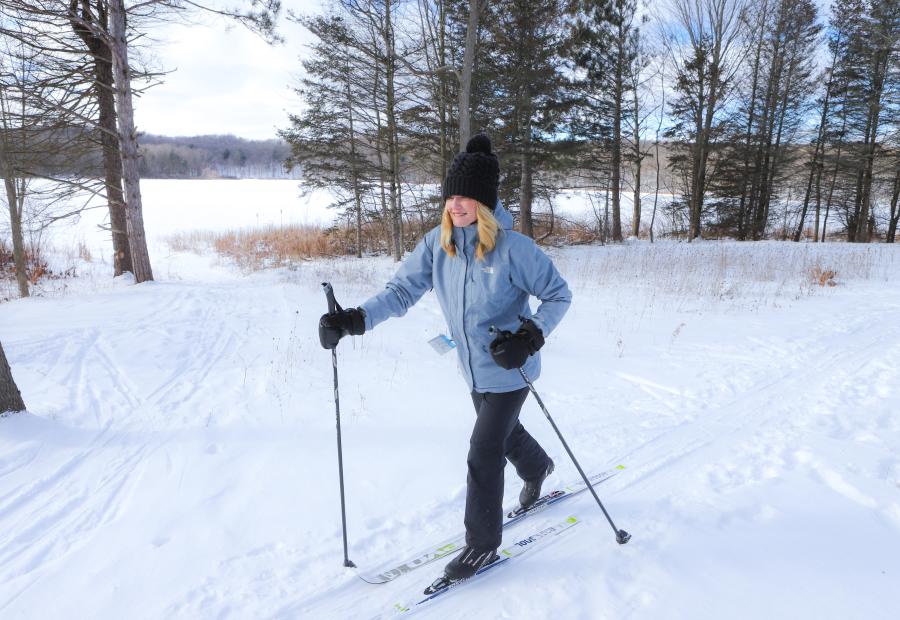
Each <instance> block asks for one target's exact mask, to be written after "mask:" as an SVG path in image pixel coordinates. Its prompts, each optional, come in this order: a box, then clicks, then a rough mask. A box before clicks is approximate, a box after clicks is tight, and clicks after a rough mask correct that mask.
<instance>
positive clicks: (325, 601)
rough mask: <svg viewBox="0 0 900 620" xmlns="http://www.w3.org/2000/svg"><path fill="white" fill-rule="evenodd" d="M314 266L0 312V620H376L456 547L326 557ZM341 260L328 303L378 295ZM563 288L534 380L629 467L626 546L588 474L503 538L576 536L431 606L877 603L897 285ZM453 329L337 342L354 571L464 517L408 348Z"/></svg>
mask: <svg viewBox="0 0 900 620" xmlns="http://www.w3.org/2000/svg"><path fill="white" fill-rule="evenodd" d="M176 259H177V257H176ZM320 269H322V267H312V268H310V269H307V270H305V271H304V270H303V269H301V271H300V272H299V273H292V272H282V271H275V272H269V273H264V274H256V275H253V276H249V277H241V276H238V275H231V274H227V275H223V274H222V272H221V271H216V272H215V276H216V277H215V278H211V277H210V278H201V279H190V278H187V279H177V280H176V279H172V280H169V281H162V282H157V283H152V284H148V285H142V286H139V287H123V288H119V289H114V290H106V291H101V292H98V293H96V294H93V295H89V294H84V295H80V296H79V295H70V296H68V297H65V298H62V299H31V300H26V301H23V302H14V303H9V304H4V305H2V306H0V340H2V342H3V344H4V348H5V349H6V352H7V355H8V356H9V358H10V362H11V365H12V367H13V371H14V373H15V374H16V377H17V380H18V381H19V387H20V388H21V390H22V392H23V395H24V396H25V399H26V403H27V404H28V406H29V410H30V412H31V413H29V414H22V415H18V416H10V417H8V418H6V419H3V420H2V421H0V616H2V617H4V618H7V617H8V618H32V617H34V618H38V617H41V618H43V617H61V616H67V617H91V618H106V617H108V618H120V617H148V618H206V617H216V618H245V617H257V618H301V617H302V618H371V617H373V616H375V615H377V614H379V613H382V612H384V611H386V610H388V609H390V607H391V605H392V604H393V603H396V602H408V601H410V600H413V599H414V598H415V596H416V594H417V593H419V592H420V591H421V590H422V588H424V586H425V585H427V584H428V583H430V581H431V580H432V579H433V578H434V577H435V576H436V575H437V574H438V573H439V572H440V570H441V567H442V565H443V562H436V563H434V564H433V565H431V566H429V567H425V568H422V569H420V570H419V571H417V572H415V573H413V574H412V575H410V576H406V577H403V578H401V579H398V580H397V581H396V582H392V583H390V584H386V585H383V586H372V585H368V584H365V583H363V582H361V581H360V580H358V579H356V577H355V576H354V575H353V574H352V571H347V570H345V569H342V568H341V567H340V560H341V558H340V554H341V547H340V545H341V530H340V520H339V513H338V510H337V502H338V495H337V490H336V489H335V486H336V482H337V480H336V473H335V468H336V464H335V455H334V411H333V406H334V404H333V401H332V400H331V397H332V389H331V367H330V361H329V359H328V356H327V355H326V354H324V353H323V352H322V351H321V349H320V348H319V346H318V342H317V339H316V335H315V327H314V326H315V320H316V318H317V317H318V315H319V314H321V312H322V311H323V307H324V299H323V297H322V295H321V292H320V290H319V289H318V282H319V281H321V279H322V278H321V273H320V272H319V271H318V270H320ZM391 270H392V266H391V265H390V264H389V263H388V262H384V263H383V264H382V266H381V267H379V268H378V269H376V271H377V273H375V274H368V275H372V277H376V278H381V277H382V275H384V274H383V273H382V272H384V273H390V271H391ZM341 274H342V277H348V278H349V279H348V281H347V282H341V281H335V286H336V290H337V291H338V298H339V301H341V302H342V303H346V304H348V305H349V304H350V303H351V301H352V302H354V303H358V301H361V299H357V298H358V297H360V296H362V295H363V294H365V293H364V291H369V292H374V290H377V285H371V284H370V283H369V282H368V281H366V282H360V281H356V280H353V278H352V270H346V271H344V272H341ZM572 284H573V288H574V290H575V298H576V305H575V306H573V311H572V312H571V313H570V316H568V317H567V318H566V320H565V321H564V322H563V324H562V325H561V326H560V329H559V330H558V331H557V332H555V333H554V334H553V335H551V338H550V339H548V347H547V350H546V354H545V370H544V375H543V376H542V377H541V379H540V380H539V381H538V382H537V383H536V386H537V388H538V390H539V392H540V393H541V396H542V398H543V399H544V401H545V403H546V405H547V407H548V408H549V410H550V412H551V414H552V415H553V416H554V419H555V420H556V421H557V423H558V424H559V426H560V428H561V430H562V432H563V433H564V434H565V435H566V437H567V439H568V441H569V443H570V444H571V446H572V449H573V451H574V452H575V454H576V455H577V456H578V457H579V459H580V460H581V462H582V464H583V465H584V466H585V468H586V469H588V470H591V471H593V470H597V469H601V468H606V467H609V466H610V465H615V464H618V463H623V464H625V465H626V470H625V471H624V472H623V473H622V474H620V475H619V476H617V477H616V478H615V479H613V480H611V481H610V482H608V483H605V484H604V485H602V486H601V487H599V489H598V490H599V493H600V496H601V498H602V499H603V501H604V503H605V505H606V506H607V508H608V509H609V510H610V513H611V515H612V517H613V518H614V520H615V521H616V524H617V525H618V526H619V527H621V528H624V529H626V530H628V531H629V532H631V533H632V535H633V537H634V538H633V540H632V541H631V542H630V543H629V544H628V545H625V546H619V545H616V544H615V542H614V540H613V536H612V532H611V531H610V530H609V528H608V524H607V523H606V521H605V519H604V518H603V516H602V514H601V513H600V511H599V510H598V509H597V507H596V505H594V503H593V500H592V499H591V497H590V496H589V494H583V495H582V496H579V497H578V498H575V499H573V500H570V501H569V502H566V503H565V507H563V506H560V507H558V509H553V510H549V511H547V512H545V513H542V514H540V515H536V516H534V517H532V518H530V519H526V520H525V521H524V522H523V523H522V524H520V525H517V526H515V527H513V528H510V531H509V534H508V537H507V538H506V539H505V540H507V541H508V540H509V539H510V538H512V537H514V536H516V535H520V534H524V533H526V532H531V531H533V530H536V529H539V527H540V525H541V524H542V523H548V522H550V521H552V520H556V519H558V518H560V517H564V516H566V515H568V514H575V515H577V516H578V517H579V518H580V519H581V520H582V523H581V524H580V525H579V526H578V527H577V528H574V530H573V531H572V532H570V533H568V534H566V535H565V536H564V537H561V539H560V540H559V541H554V543H553V544H551V545H548V546H547V547H546V549H544V550H542V551H541V552H540V553H537V554H535V555H534V556H533V557H532V556H530V555H529V556H524V557H523V558H522V561H521V563H516V564H515V566H514V567H511V569H510V570H503V571H497V574H494V575H489V576H486V577H485V578H484V579H483V580H478V581H475V582H472V583H471V584H468V585H467V586H466V587H465V588H464V589H460V591H459V592H457V593H455V594H452V595H449V596H448V597H447V598H446V599H445V600H438V601H436V602H435V603H434V605H432V606H430V607H429V608H427V609H423V610H422V612H421V614H417V617H423V618H472V617H497V618H546V617H561V618H584V619H591V620H593V619H605V618H610V619H618V618H640V619H643V618H662V617H665V618H691V619H695V618H723V617H741V618H758V617H775V618H781V617H783V618H807V617H808V618H846V617H860V618H876V619H877V618H889V617H893V614H894V612H895V610H896V609H897V608H900V595H898V594H897V593H896V592H895V590H896V588H894V587H893V585H894V584H895V583H896V579H897V578H898V575H900V536H898V534H900V416H898V415H897V414H896V413H895V409H896V405H895V403H896V402H897V396H898V387H897V386H898V379H900V377H898V374H900V292H898V291H897V290H896V287H895V286H894V285H893V284H881V285H877V284H870V283H853V282H850V283H848V284H847V285H846V286H843V287H840V288H838V289H836V290H833V291H823V292H822V293H821V294H817V295H814V296H812V297H808V298H801V299H798V300H795V301H793V302H791V303H788V304H786V305H783V306H782V307H779V308H763V309H759V308H754V310H753V311H750V312H748V311H740V310H732V311H721V310H717V309H716V308H714V307H713V308H710V309H708V310H707V311H705V312H700V313H698V312H696V311H695V310H689V311H688V310H678V309H672V308H660V307H658V306H659V305H660V302H659V299H658V298H656V297H654V299H657V307H654V308H649V309H648V308H642V309H641V310H640V313H639V316H637V317H636V316H635V313H634V312H632V311H631V310H630V309H629V308H628V307H627V305H626V306H622V304H623V303H627V296H624V293H622V292H621V291H620V292H618V293H617V294H616V295H615V297H614V298H613V299H606V298H604V296H603V291H602V290H599V291H595V290H594V289H593V288H592V287H591V286H590V285H584V286H582V282H580V281H579V280H578V279H577V278H576V279H573V280H572ZM672 306H673V307H676V308H679V307H681V306H682V304H681V303H679V302H678V300H675V301H674V302H673V304H672ZM861 308H865V311H864V312H861V311H860V309H861ZM61 316H64V317H66V322H65V323H64V322H61V321H60V317H61ZM597 316H602V317H603V320H602V321H600V323H601V324H600V325H599V326H598V321H597V320H596V317H597ZM126 317H130V318H126ZM619 317H621V320H619ZM617 325H627V326H628V327H626V328H620V327H616V326H617ZM442 327H443V326H442V320H441V319H440V316H439V313H438V312H437V311H436V303H435V300H434V299H433V297H432V296H427V297H426V298H425V299H424V300H423V302H422V303H421V304H419V305H418V306H417V307H416V308H414V309H413V310H412V311H411V312H410V313H409V316H408V317H407V318H406V319H403V320H402V321H393V322H389V323H386V324H385V326H384V327H380V328H379V329H378V330H376V331H375V332H373V333H372V334H367V335H366V336H365V337H363V338H361V339H353V340H348V341H347V344H346V345H342V347H341V348H340V349H339V365H340V370H341V386H342V389H341V399H342V414H343V415H342V424H343V426H344V434H345V435H344V440H345V444H344V449H345V473H346V476H347V487H348V488H347V494H348V526H349V528H350V542H351V549H350V555H351V557H353V558H354V559H356V560H357V562H358V563H360V564H362V563H363V562H362V561H361V559H362V560H365V561H367V562H372V563H375V562H376V560H377V561H378V562H383V561H386V560H388V559H390V558H391V557H397V558H400V557H402V556H403V555H404V553H407V552H411V551H415V550H418V549H419V548H421V547H422V546H423V545H425V544H427V543H428V542H437V541H439V540H441V539H444V538H446V537H447V536H448V535H450V534H452V533H454V532H456V531H457V530H459V529H460V527H461V520H462V519H461V516H462V507H463V504H464V498H465V492H464V490H465V486H464V482H465V479H464V478H465V472H464V462H462V461H464V454H465V442H466V438H467V435H468V431H469V428H470V425H471V415H472V414H471V411H470V407H471V405H470V404H469V403H468V402H467V398H468V397H467V395H466V394H465V390H464V387H463V386H462V381H461V379H459V378H458V376H457V375H456V373H455V371H454V368H453V361H452V360H450V356H448V357H444V358H438V357H435V356H434V355H433V354H432V353H430V349H428V348H427V346H424V345H423V343H424V342H425V340H427V338H429V337H431V336H432V335H434V334H435V333H437V332H438V331H440V330H441V329H442ZM673 328H674V331H673ZM444 376H446V377H448V378H449V380H446V381H444V380H443V377H444ZM456 409H463V410H464V412H462V413H458V412H456V411H454V410H456ZM447 411H453V412H454V415H447ZM523 423H525V425H526V427H527V428H528V429H529V430H530V431H531V432H532V433H533V434H535V435H536V436H537V437H538V438H539V440H540V441H541V442H542V444H543V445H544V446H545V447H546V448H547V449H548V451H549V452H550V453H551V455H552V456H553V458H554V459H555V460H556V462H557V471H556V473H555V474H554V476H553V477H552V478H551V480H550V482H549V483H548V484H558V483H563V482H568V481H573V480H574V477H575V475H576V473H575V470H574V468H573V467H572V466H571V464H570V463H569V462H568V459H567V457H566V455H565V453H564V452H563V450H562V448H561V446H559V443H558V441H557V439H556V437H555V436H554V435H553V434H552V431H551V430H549V428H548V425H547V424H546V421H545V420H544V419H543V416H542V415H541V414H540V412H539V410H538V409H537V407H536V405H535V403H534V402H533V400H532V399H529V402H528V404H527V405H526V407H525V410H524V411H523ZM410 463H415V464H416V466H415V468H413V469H410ZM510 471H511V470H510ZM514 478H515V476H514V475H510V474H508V475H507V481H506V490H507V497H511V496H513V495H514V494H515V493H517V491H518V483H517V481H516V480H515V479H514ZM563 513H565V514H563Z"/></svg>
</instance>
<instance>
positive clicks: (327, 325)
mask: <svg viewBox="0 0 900 620" xmlns="http://www.w3.org/2000/svg"><path fill="white" fill-rule="evenodd" d="M365 332H366V315H365V314H363V312H362V310H360V309H359V308H347V309H346V310H338V311H337V312H329V313H328V314H323V315H322V318H320V319H319V342H320V343H322V347H323V348H325V349H333V348H335V347H336V346H337V345H338V342H339V341H340V339H341V338H343V337H344V336H346V335H347V334H350V335H352V336H362V335H363V334H364V333H365Z"/></svg>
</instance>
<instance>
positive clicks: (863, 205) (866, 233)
mask: <svg viewBox="0 0 900 620" xmlns="http://www.w3.org/2000/svg"><path fill="white" fill-rule="evenodd" d="M887 56H888V55H887V53H884V52H880V53H878V54H876V55H875V66H874V67H873V82H874V84H873V88H872V93H871V94H870V95H869V112H868V116H869V120H868V123H867V124H868V126H869V131H868V133H867V134H866V142H865V144H864V145H863V149H864V151H863V173H862V187H861V189H862V192H861V196H860V201H859V202H860V209H859V218H858V220H857V221H858V222H859V225H857V227H856V239H855V241H857V242H860V243H867V242H868V241H869V240H870V238H871V234H870V228H871V227H870V226H869V225H868V222H869V212H870V210H871V201H872V177H873V168H874V166H875V148H876V146H877V141H878V125H879V122H880V113H881V96H882V93H883V91H884V79H885V72H886V71H887V60H888V58H887Z"/></svg>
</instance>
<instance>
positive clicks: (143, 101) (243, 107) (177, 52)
mask: <svg viewBox="0 0 900 620" xmlns="http://www.w3.org/2000/svg"><path fill="white" fill-rule="evenodd" d="M327 2H328V0H284V1H283V3H282V6H283V8H282V14H281V17H280V18H279V32H280V34H281V35H282V36H283V37H284V39H285V43H283V44H280V45H274V46H273V45H269V44H267V43H266V42H265V41H263V40H262V39H261V38H260V37H258V36H257V35H255V34H253V33H251V32H249V31H248V30H247V29H245V28H244V27H242V26H239V25H234V24H232V23H229V22H227V21H225V20H224V19H221V18H210V17H205V18H202V19H200V20H195V23H192V24H167V25H165V26H163V27H159V28H157V29H156V30H155V31H153V32H152V35H151V36H152V38H153V41H152V42H151V43H147V42H145V43H146V45H145V49H144V50H142V55H143V57H145V58H146V59H147V60H148V61H150V62H151V63H152V66H153V68H155V69H159V68H161V69H163V70H165V71H167V72H169V73H168V74H167V75H165V76H164V77H163V78H161V79H162V83H161V84H157V85H155V86H153V87H152V88H149V89H147V90H146V91H145V92H144V93H142V94H141V95H140V97H139V98H138V99H136V100H135V121H136V123H137V126H138V130H139V131H141V132H144V133H151V134H161V135H168V136H194V135H204V134H234V135H237V136H240V137H243V138H251V139H261V140H264V139H269V138H275V137H276V134H275V132H276V130H277V129H279V128H284V127H286V126H287V123H288V120H287V118H288V112H289V111H291V110H297V107H298V105H299V99H298V98H297V96H296V95H295V94H294V93H293V91H292V90H291V87H292V85H293V84H296V83H297V76H298V75H299V73H300V72H301V66H300V60H299V58H300V56H301V55H302V54H304V47H303V46H304V45H305V44H306V43H308V42H309V41H310V39H311V37H310V35H309V34H308V33H307V32H306V31H305V30H304V29H303V28H302V27H300V26H298V25H296V24H293V23H289V22H288V20H287V19H286V16H287V11H288V10H293V11H295V12H299V13H312V12H321V11H322V10H323V8H322V5H323V4H325V3H327Z"/></svg>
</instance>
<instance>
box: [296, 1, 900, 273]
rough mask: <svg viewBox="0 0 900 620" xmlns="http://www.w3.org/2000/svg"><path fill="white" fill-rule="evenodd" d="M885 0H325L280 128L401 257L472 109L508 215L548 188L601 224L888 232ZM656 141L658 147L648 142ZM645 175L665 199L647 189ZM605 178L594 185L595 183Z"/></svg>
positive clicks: (892, 87) (892, 97)
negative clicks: (585, 194)
mask: <svg viewBox="0 0 900 620" xmlns="http://www.w3.org/2000/svg"><path fill="white" fill-rule="evenodd" d="M898 6H900V5H898V2H896V0H838V1H836V2H835V3H834V4H833V5H832V6H831V7H828V8H826V7H823V6H822V5H820V4H817V3H815V2H813V1H812V0H763V1H762V2H749V1H745V0H673V2H671V3H664V4H661V3H638V2H637V1H636V0H578V1H571V2H566V1H563V0H553V1H549V2H540V3H534V2H526V1H522V0H503V1H498V2H490V3H484V2H478V0H462V1H460V0H446V1H444V0H440V1H426V0H420V1H418V2H390V1H388V2H379V1H374V0H370V1H363V0H349V1H343V2H338V3H334V4H333V5H332V7H333V8H332V10H331V12H330V13H329V14H327V15H324V16H297V15H293V16H292V18H293V19H295V20H298V21H300V23H302V24H303V25H304V26H306V27H307V28H308V29H309V30H310V31H311V32H312V33H313V34H314V35H315V37H316V43H315V45H314V46H313V48H312V51H311V53H310V54H309V57H308V58H307V59H306V60H305V61H304V63H303V68H304V75H305V77H304V78H303V80H302V81H301V83H300V84H298V85H297V92H298V93H299V94H300V96H301V97H302V100H303V102H304V103H305V106H306V108H305V110H303V111H301V112H298V113H297V114H294V115H292V116H291V124H290V126H289V127H287V128H285V129H284V130H282V131H281V132H280V134H281V136H282V137H283V138H285V140H287V141H288V142H289V143H290V144H291V146H292V149H293V150H292V156H291V158H290V160H289V163H291V164H293V165H303V166H304V175H303V176H304V179H305V180H306V181H307V182H309V183H310V184H312V185H313V186H319V187H328V188H331V189H333V190H335V191H337V192H338V193H339V195H340V200H339V201H338V206H339V207H341V208H342V209H344V210H345V212H346V213H347V215H348V218H349V219H352V220H353V221H355V222H356V224H357V226H358V227H360V228H362V227H364V226H366V225H367V224H370V223H372V222H376V223H379V224H380V225H381V226H383V227H384V228H385V229H390V231H391V234H392V239H393V244H392V245H393V252H394V255H395V257H399V256H400V254H402V252H403V251H404V248H406V247H408V245H409V243H410V241H411V239H408V238H407V235H406V234H405V233H404V227H405V226H408V227H409V228H410V229H411V232H410V234H409V236H410V237H411V238H412V239H415V238H416V237H417V236H418V234H419V232H420V231H419V227H418V226H416V221H417V219H418V218H419V217H421V216H422V214H425V215H426V216H427V217H426V220H427V221H429V222H432V221H434V214H435V213H436V212H437V211H438V209H439V207H440V205H439V201H438V197H437V195H436V194H435V192H434V190H433V188H435V187H436V186H437V184H439V183H440V181H441V179H442V178H443V175H444V173H445V171H446V169H447V166H448V165H449V162H450V161H451V160H452V157H453V155H454V154H455V153H456V152H457V151H458V150H460V148H461V145H464V144H465V141H466V139H467V138H468V137H469V135H470V134H471V133H473V132H476V131H485V132H487V133H488V134H489V135H490V137H491V139H492V140H493V141H494V144H495V145H496V148H495V150H496V151H497V153H498V155H499V157H500V159H501V169H502V181H501V192H502V196H501V200H502V201H503V202H504V204H506V205H507V206H508V207H510V208H511V210H512V211H513V212H514V213H515V214H516V217H517V220H518V226H519V228H520V230H521V231H522V232H524V233H525V234H529V235H532V236H534V230H535V226H539V227H541V228H542V229H544V230H546V229H547V227H548V226H550V227H552V217H553V207H554V200H555V198H556V197H557V196H558V194H559V192H560V191H561V190H564V189H568V188H581V189H585V190H589V191H596V192H598V194H599V195H600V196H602V197H603V200H602V201H601V202H602V203H604V204H605V206H604V215H603V217H602V218H600V219H601V221H600V222H599V228H600V230H599V231H598V233H599V236H600V237H601V238H603V239H604V240H607V239H608V240H612V241H621V240H622V239H623V238H625V237H628V236H641V237H652V235H653V232H654V227H655V226H656V225H659V223H660V222H661V221H663V220H664V221H665V222H666V223H667V225H666V226H664V227H663V229H664V230H665V233H666V234H668V235H670V236H676V237H678V238H683V239H686V240H688V241H690V240H692V239H695V238H698V237H701V236H707V237H716V238H719V237H729V238H735V239H740V240H758V239H767V238H776V239H793V240H795V241H799V240H802V239H806V240H810V241H819V240H825V239H831V238H834V239H838V238H842V239H846V240H848V241H855V242H866V241H875V240H883V241H888V242H893V241H894V240H895V239H896V233H897V222H898V217H900V209H898V200H897V198H898V192H900V142H898V139H900V138H898V136H900V133H898V127H900V45H898V32H900V8H898ZM661 151H663V152H664V153H661ZM660 194H665V195H668V196H670V197H671V199H670V200H665V201H660V200H659V195H660ZM607 197H608V199H607Z"/></svg>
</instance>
